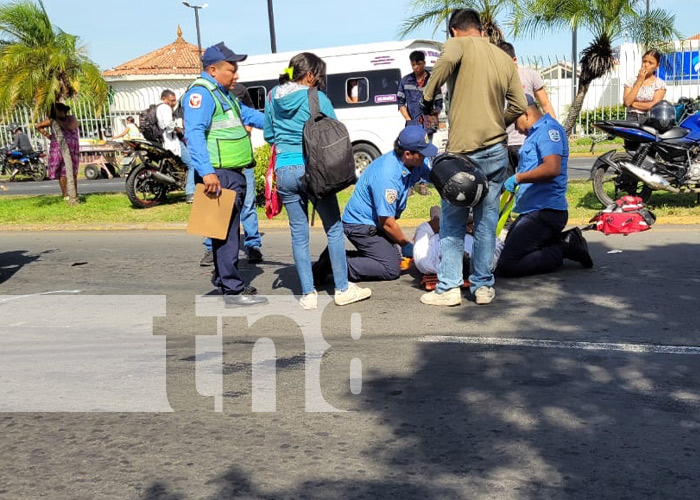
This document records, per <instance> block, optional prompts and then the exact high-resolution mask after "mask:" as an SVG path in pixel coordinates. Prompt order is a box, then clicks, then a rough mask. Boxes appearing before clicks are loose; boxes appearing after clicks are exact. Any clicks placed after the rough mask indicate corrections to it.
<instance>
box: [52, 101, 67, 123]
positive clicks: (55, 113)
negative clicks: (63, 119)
mask: <svg viewBox="0 0 700 500" xmlns="http://www.w3.org/2000/svg"><path fill="white" fill-rule="evenodd" d="M59 111H61V112H63V113H65V114H68V113H69V112H70V106H68V105H66V104H63V103H62V102H57V103H55V104H53V105H52V106H51V111H50V112H49V118H51V119H52V120H55V119H56V118H57V116H58V112H59Z"/></svg>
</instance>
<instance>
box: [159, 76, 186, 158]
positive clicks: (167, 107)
mask: <svg viewBox="0 0 700 500" xmlns="http://www.w3.org/2000/svg"><path fill="white" fill-rule="evenodd" d="M160 100H161V101H163V102H161V103H160V104H159V105H158V107H157V108H156V117H157V118H158V127H160V129H161V130H162V131H163V147H164V148H165V149H167V150H168V151H170V152H171V153H173V154H175V155H177V156H180V153H181V150H180V139H179V138H178V135H177V128H178V127H177V122H176V121H175V118H174V117H173V110H174V109H175V106H176V105H177V98H176V97H175V92H173V91H172V90H168V89H165V90H164V91H163V92H162V93H161V94H160Z"/></svg>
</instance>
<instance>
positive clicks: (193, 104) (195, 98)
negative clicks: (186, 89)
mask: <svg viewBox="0 0 700 500" xmlns="http://www.w3.org/2000/svg"><path fill="white" fill-rule="evenodd" d="M189 104H190V108H192V109H198V108H199V107H200V106H201V105H202V94H197V93H196V92H195V93H192V94H190V102H189Z"/></svg>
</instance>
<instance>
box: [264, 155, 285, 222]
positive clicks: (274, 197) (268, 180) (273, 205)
mask: <svg viewBox="0 0 700 500" xmlns="http://www.w3.org/2000/svg"><path fill="white" fill-rule="evenodd" d="M275 156H276V152H275V146H272V151H271V153H270V163H269V164H268V165H267V173H266V174H265V215H266V216H267V218H268V219H272V218H273V217H274V216H275V215H278V214H279V213H280V212H281V211H282V200H280V195H279V194H278V193H277V181H276V179H275Z"/></svg>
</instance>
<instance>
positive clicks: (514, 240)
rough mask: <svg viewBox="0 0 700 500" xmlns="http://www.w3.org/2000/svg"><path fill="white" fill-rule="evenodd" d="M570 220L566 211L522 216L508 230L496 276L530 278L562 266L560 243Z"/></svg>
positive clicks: (539, 212)
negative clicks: (563, 231)
mask: <svg viewBox="0 0 700 500" xmlns="http://www.w3.org/2000/svg"><path fill="white" fill-rule="evenodd" d="M568 219H569V212H568V211H566V210H535V211H534V212H529V213H526V214H522V215H520V216H519V217H518V218H517V219H515V222H513V224H511V226H510V229H509V230H508V236H507V237H506V243H505V246H504V247H503V251H502V252H501V256H500V258H499V259H498V265H497V266H496V274H497V275H499V276H504V277H517V276H530V275H533V274H542V273H548V272H551V271H554V270H555V269H556V268H558V267H559V266H561V265H562V263H563V261H564V256H563V254H562V250H561V247H560V246H559V240H560V238H561V232H562V229H564V226H566V221H567V220H568Z"/></svg>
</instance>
